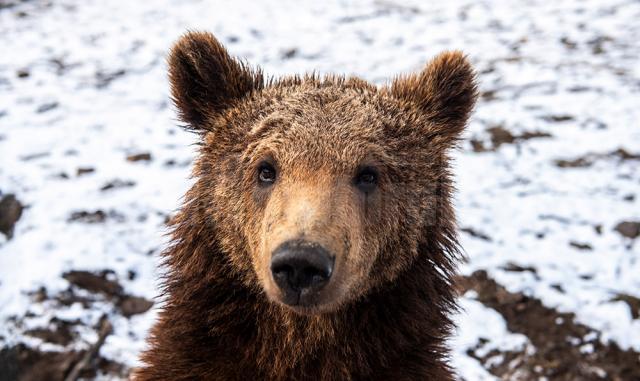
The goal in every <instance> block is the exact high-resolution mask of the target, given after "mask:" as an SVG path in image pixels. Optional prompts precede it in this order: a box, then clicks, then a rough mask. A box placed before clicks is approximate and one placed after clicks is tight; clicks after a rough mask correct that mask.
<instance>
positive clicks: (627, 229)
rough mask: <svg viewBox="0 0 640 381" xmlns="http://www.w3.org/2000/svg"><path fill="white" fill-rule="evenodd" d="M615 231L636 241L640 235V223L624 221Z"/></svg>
mask: <svg viewBox="0 0 640 381" xmlns="http://www.w3.org/2000/svg"><path fill="white" fill-rule="evenodd" d="M614 230H615V231H617V232H618V233H620V234H621V235H622V236H624V237H627V238H631V239H635V238H637V237H638V236H639V235H640V222H638V221H622V222H620V223H619V224H617V225H616V227H615V228H614Z"/></svg>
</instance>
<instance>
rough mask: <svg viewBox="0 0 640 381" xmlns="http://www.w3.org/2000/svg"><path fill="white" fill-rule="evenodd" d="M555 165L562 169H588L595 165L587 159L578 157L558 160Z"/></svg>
mask: <svg viewBox="0 0 640 381" xmlns="http://www.w3.org/2000/svg"><path fill="white" fill-rule="evenodd" d="M554 164H555V165H556V166H558V167H560V168H586V167H590V166H591V164H593V162H592V160H591V159H589V158H587V157H578V158H576V159H558V160H555V161H554Z"/></svg>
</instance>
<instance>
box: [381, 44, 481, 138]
mask: <svg viewBox="0 0 640 381" xmlns="http://www.w3.org/2000/svg"><path fill="white" fill-rule="evenodd" d="M390 91H391V94H392V95H393V96H395V97H397V98H399V99H402V100H405V101H408V102H410V103H411V104H413V105H415V106H417V107H418V108H419V109H420V110H421V111H422V112H423V113H424V115H425V116H426V118H427V119H428V120H429V121H430V122H431V123H432V124H433V127H434V128H435V129H436V131H435V132H436V133H437V134H442V135H445V136H446V137H450V138H453V139H456V138H457V137H458V136H459V135H460V133H461V132H462V130H464V127H465V125H466V123H467V119H469V115H470V114H471V110H472V109H473V106H474V105H475V102H476V98H477V87H476V75H475V72H474V70H473V67H472V66H471V64H470V63H469V61H468V60H467V59H466V57H465V56H464V54H462V52H459V51H452V52H444V53H441V54H439V55H438V56H436V57H435V58H433V59H432V60H431V61H430V62H429V63H428V64H427V66H426V67H425V68H424V69H423V70H422V72H420V73H418V74H412V75H409V76H404V77H399V78H397V79H396V80H394V81H393V83H392V84H391V88H390Z"/></svg>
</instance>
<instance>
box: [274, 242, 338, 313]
mask: <svg viewBox="0 0 640 381" xmlns="http://www.w3.org/2000/svg"><path fill="white" fill-rule="evenodd" d="M333 262H334V259H333V258H332V257H331V256H330V255H329V252H328V251H327V250H326V249H324V248H323V247H322V246H321V245H319V244H317V243H313V242H306V241H299V240H298V241H288V242H285V243H284V244H282V245H280V246H279V247H278V248H277V249H276V250H275V251H274V252H273V255H272V257H271V274H272V275H273V279H274V280H275V282H276V284H277V285H278V287H280V289H281V290H282V292H283V293H284V296H285V301H287V300H290V301H291V303H290V304H296V303H297V302H298V301H299V297H300V294H308V293H309V292H314V291H319V290H320V289H321V288H322V287H324V285H325V284H327V282H328V281H329V279H330V278H331V274H332V273H333ZM292 297H293V298H294V299H295V300H292Z"/></svg>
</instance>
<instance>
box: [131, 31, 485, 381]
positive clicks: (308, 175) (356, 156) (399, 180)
mask: <svg viewBox="0 0 640 381" xmlns="http://www.w3.org/2000/svg"><path fill="white" fill-rule="evenodd" d="M169 68H170V79H171V83H172V91H173V97H174V101H175V103H176V105H177V107H178V110H179V112H180V115H181V118H182V120H183V121H184V122H185V123H186V124H187V128H189V129H191V130H193V131H196V132H198V133H199V134H200V136H201V139H202V143H201V147H200V154H199V157H198V159H197V161H196V164H195V166H194V176H195V177H196V183H195V185H194V186H193V188H192V189H191V190H190V191H189V192H188V193H187V195H186V201H185V205H184V206H183V208H182V210H181V212H180V213H179V215H178V216H177V217H176V219H175V221H173V229H174V232H173V237H174V244H173V246H171V247H170V248H169V249H168V250H167V251H166V252H165V254H164V257H165V261H166V265H167V267H168V269H169V273H168V275H167V281H166V287H165V292H166V297H167V303H166V307H165V309H164V310H163V311H162V312H161V314H160V320H159V322H158V324H157V325H156V326H155V328H154V330H153V332H152V336H151V338H150V344H151V349H150V350H149V351H148V352H147V353H146V354H145V355H144V356H143V361H145V362H146V363H147V364H148V366H147V367H145V368H143V369H141V370H140V373H139V377H140V379H166V378H170V379H186V378H201V379H274V380H284V379H299V380H305V379H311V378H313V379H317V378H320V379H325V380H333V379H336V380H337V379H425V377H426V379H435V380H439V379H451V378H452V373H451V371H450V370H449V368H448V367H447V365H446V362H445V361H444V358H445V357H446V353H447V351H446V349H445V347H444V344H443V343H444V340H445V338H446V336H447V334H448V332H449V330H450V328H451V321H450V319H449V317H448V314H449V312H450V311H452V310H453V309H454V308H455V300H454V290H453V287H452V285H451V277H452V275H453V271H454V268H455V261H456V259H457V257H458V255H457V253H458V251H457V243H456V242H457V241H456V233H455V218H454V214H453V209H452V206H451V201H450V198H451V192H452V181H451V175H450V173H449V165H448V162H449V158H448V151H449V150H450V148H451V147H453V146H455V143H456V141H457V139H458V138H459V135H460V133H461V132H462V130H463V128H464V126H465V124H466V121H467V118H468V116H469V114H470V112H471V109H472V107H473V104H474V101H475V97H476V90H475V83H474V73H473V70H472V69H471V66H470V65H469V63H468V62H467V61H466V59H465V58H464V56H463V55H462V54H460V53H458V52H450V53H443V54H441V55H440V56H438V57H436V58H435V59H434V60H432V61H431V62H430V63H429V64H428V65H427V66H426V67H425V69H424V70H423V71H422V72H420V73H418V74H414V75H410V76H405V77H398V78H397V79H395V80H394V81H392V83H391V84H390V85H389V86H386V87H382V88H376V87H374V86H372V85H370V84H368V83H367V82H365V81H363V80H360V79H357V78H349V79H345V78H342V77H338V76H328V77H325V78H318V77H315V76H306V77H302V78H300V77H287V78H283V79H279V80H264V78H263V76H262V74H261V72H260V71H259V70H252V69H249V68H248V67H247V66H245V65H243V64H240V63H239V62H238V61H237V60H235V59H233V58H231V57H230V56H229V55H228V53H227V52H226V50H224V48H223V47H222V46H221V45H220V44H219V43H218V42H217V41H216V40H215V38H214V37H213V36H211V35H210V34H207V33H190V34H187V35H186V36H185V37H183V38H182V39H181V40H180V41H179V42H178V43H177V44H176V46H175V47H174V48H173V50H172V52H171V54H170V57H169ZM265 179H266V180H265ZM372 179H373V180H372ZM365 180H366V181H365ZM369 180H371V181H369ZM283 253H285V254H283ZM291 253H293V254H291ZM289 254H291V255H294V254H295V256H296V257H295V258H294V259H295V260H296V261H298V260H299V259H300V258H301V259H300V260H306V259H308V258H315V259H314V260H313V261H311V262H308V263H309V264H311V265H313V266H316V267H317V266H320V267H318V269H320V270H322V271H320V270H318V271H320V272H315V271H316V267H313V268H308V267H304V271H305V273H304V274H307V273H306V271H307V270H309V271H311V270H313V271H312V272H310V273H309V274H314V275H313V276H311V275H309V277H308V279H312V280H313V281H314V282H316V281H317V282H320V283H313V284H315V285H317V287H316V286H313V287H311V286H309V288H298V287H297V286H295V287H294V286H292V285H293V283H286V284H287V285H289V286H291V287H293V289H289V288H285V287H284V286H283V283H282V282H283V279H289V280H291V281H293V280H292V279H294V278H287V277H285V278H283V276H284V275H283V274H285V275H287V276H289V275H291V274H293V273H292V272H290V267H287V266H289V263H290V262H286V261H290V258H289V256H288V255H289ZM281 258H285V259H284V260H283V261H285V262H284V265H283V266H284V267H282V266H280V263H277V264H276V262H277V260H279V259H281ZM314 261H315V262H314ZM317 261H320V262H317ZM291 263H294V264H295V263H298V262H291ZM304 263H305V266H307V265H306V263H307V262H304ZM318 263H320V264H318ZM311 265H310V266H311ZM279 266H280V267H279ZM327 266H329V267H327ZM281 269H285V270H286V271H285V270H282V271H280V270H281ZM325 270H326V271H325ZM296 274H297V273H296ZM300 274H302V272H301V273H300ZM295 279H298V278H295ZM305 279H307V278H305ZM287 287H288V286H287ZM300 287H302V286H300ZM305 287H306V286H305ZM292 290H293V291H292ZM292 293H293V294H292ZM292 295H293V296H292ZM240 363H241V364H243V365H242V366H241V367H240V366H238V364H240ZM168 364H173V365H172V366H169V365H168Z"/></svg>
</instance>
